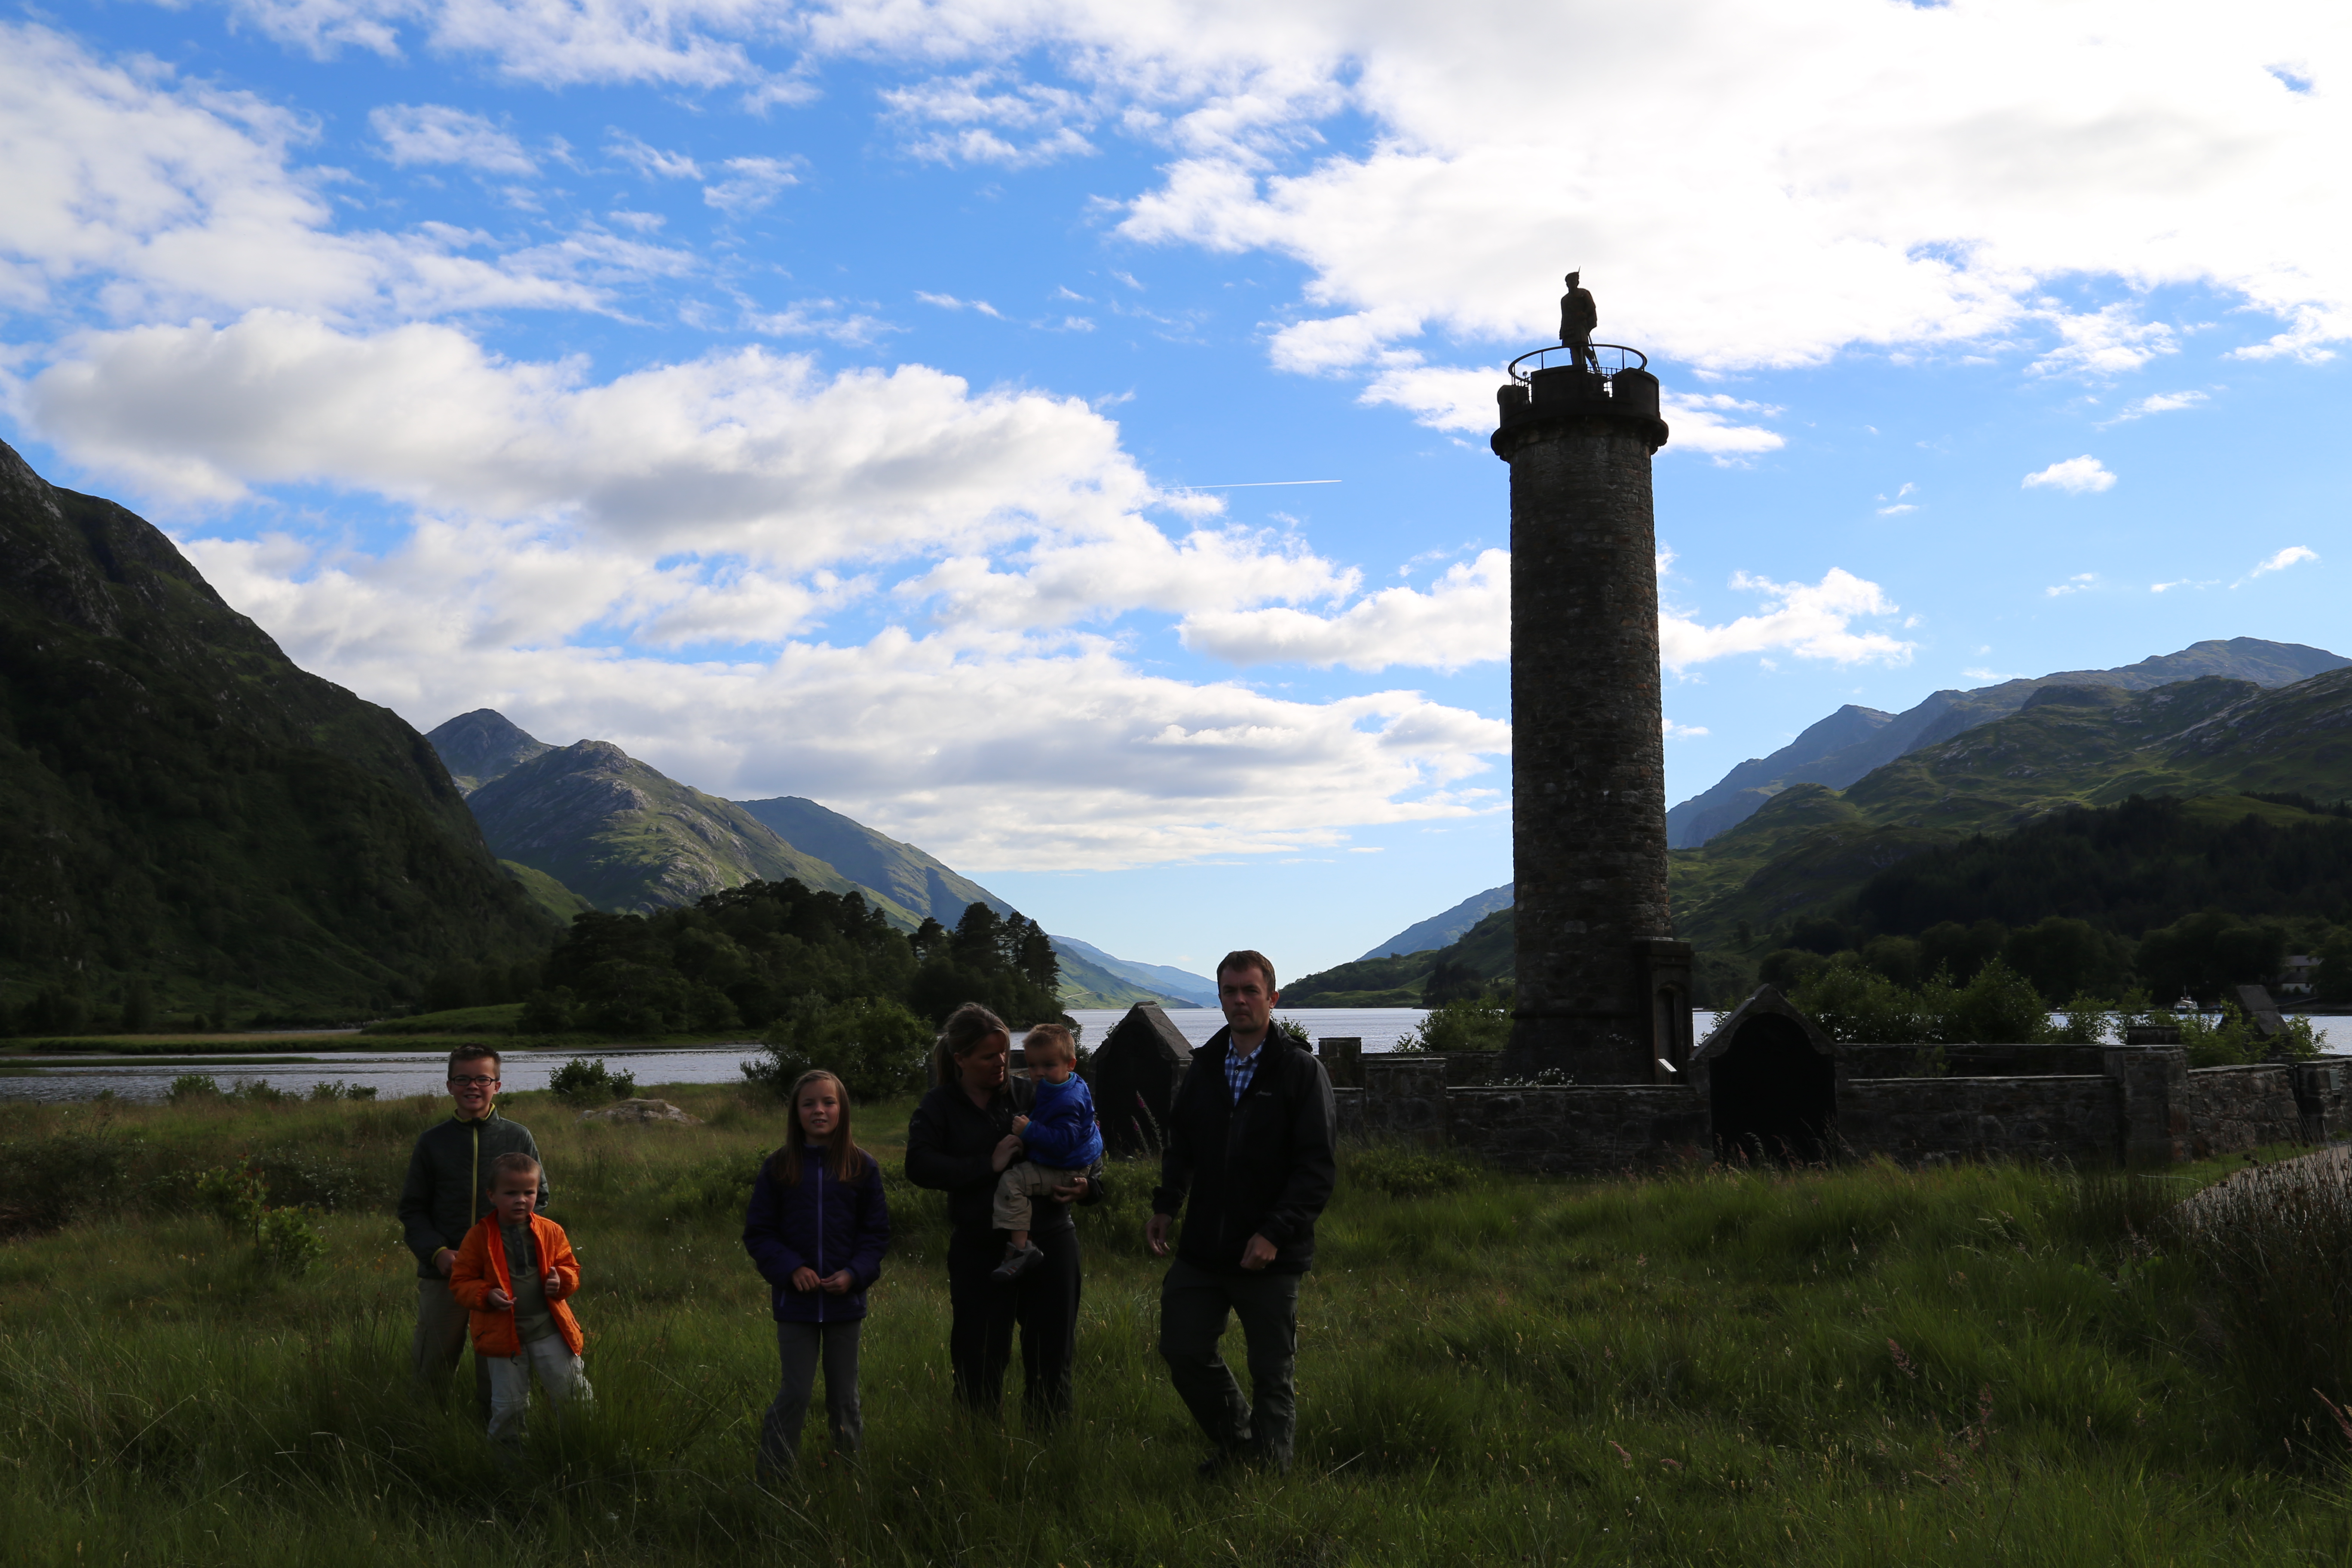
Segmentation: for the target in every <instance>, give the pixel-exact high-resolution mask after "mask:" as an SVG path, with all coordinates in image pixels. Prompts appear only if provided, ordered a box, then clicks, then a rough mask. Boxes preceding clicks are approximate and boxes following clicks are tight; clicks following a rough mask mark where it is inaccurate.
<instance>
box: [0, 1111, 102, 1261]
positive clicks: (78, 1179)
mask: <svg viewBox="0 0 2352 1568" xmlns="http://www.w3.org/2000/svg"><path fill="white" fill-rule="evenodd" d="M123 1176H124V1169H123V1158H122V1151H121V1146H120V1145H119V1144H118V1143H117V1142H115V1141H114V1140H112V1139H108V1138H94V1137H91V1136H89V1134H87V1133H79V1132H65V1133H58V1134H56V1135H53V1136H50V1137H47V1138H13V1139H6V1140H0V1237H11V1236H21V1235H26V1234H33V1233H37V1232H42V1231H51V1230H56V1229H58V1227H59V1226H63V1225H65V1224H66V1223H67V1222H68V1221H69V1220H71V1219H72V1218H73V1217H74V1216H75V1215H77V1214H79V1213H80V1212H82V1211H83V1210H85V1209H87V1208H90V1207H92V1206H94V1205H98V1204H99V1203H100V1202H103V1201H108V1200H112V1199H115V1198H117V1197H119V1196H120V1194H121V1192H122V1184H123Z"/></svg>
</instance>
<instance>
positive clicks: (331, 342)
mask: <svg viewBox="0 0 2352 1568" xmlns="http://www.w3.org/2000/svg"><path fill="white" fill-rule="evenodd" d="M21 398H22V403H23V406H24V408H25V410H26V414H27V416H29V417H30V419H31V420H32V422H33V423H34V424H35V426H37V427H38V428H39V429H40V430H41V431H43V432H44V433H45V434H46V435H47V437H49V438H50V439H51V440H53V441H55V442H56V443H57V444H58V446H60V447H62V448H64V449H66V450H68V451H69V452H71V453H72V454H73V455H74V456H75V457H76V458H77V459H79V460H80V461H82V462H86V463H89V464H91V465H93V466H95V467H99V468H106V469H110V470H112V471H114V472H117V473H120V474H124V475H127V476H130V477H131V478H133V479H136V480H138V481H139V482H140V484H141V485H142V487H143V488H145V489H147V490H149V491H150V492H151V493H155V494H162V495H166V496H177V497H182V498H186V499H191V500H215V501H217V500H226V499H229V498H233V497H236V496H238V495H241V494H243V493H244V492H245V490H246V488H247V486H249V485H253V484H277V483H321V484H327V485H331V486H336V487H340V488H345V489H358V490H367V491H373V492H375V493H377V494H381V495H384V496H388V497H393V498H395V499H397V500H404V501H408V502H412V503H414V504H415V505H418V506H421V507H425V508H427V509H431V510H449V511H461V512H464V513H467V514H470V515H474V516H478V517H482V518H488V519H514V518H524V517H561V518H563V519H565V520H567V521H569V522H571V523H572V524H573V525H576V526H577V527H579V528H581V529H583V530H584V531H588V532H590V533H592V534H597V535H602V536H605V537H610V538H614V539H624V538H625V539H628V540H632V541H635V542H639V543H642V544H653V545H657V546H658V547H659V549H661V550H663V551H692V552H698V553H703V554H711V555H720V554H735V555H740V556H743V557H744V558H746V559H748V560H751V561H753V562H755V563H764V564H772V565H777V566H782V567H787V568H794V569H797V568H804V567H812V566H815V565H822V564H826V563H833V562H836V561H841V560H847V559H880V558H888V557H891V556H894V555H897V554H899V553H903V552H907V551H909V550H915V549H919V548H925V547H928V546H931V545H936V544H940V543H943V542H944V543H950V544H952V545H955V546H958V547H971V546H976V545H981V544H984V543H986V542H990V541H992V540H998V539H1006V538H1012V537H1016V536H1019V535H1021V534H1024V533H1028V532H1033V531H1041V530H1042V531H1051V532H1065V533H1078V534H1084V533H1087V532H1089V531H1099V530H1101V529H1103V528H1105V527H1108V526H1109V525H1110V524H1111V523H1112V522H1113V521H1115V520H1117V519H1118V518H1119V517H1120V516H1122V515H1124V514H1125V513H1126V512H1128V511H1129V510H1132V509H1133V508H1135V507H1137V506H1139V505H1142V504H1144V503H1145V502H1146V501H1147V500H1149V499H1150V494H1151V491H1150V486H1149V484H1148V483H1147V482H1146V481H1145V479H1144V478H1143V476H1142V474H1141V473H1140V471H1139V470H1138V469H1137V468H1136V467H1135V465H1134V464H1133V462H1132V461H1130V460H1129V458H1127V457H1126V456H1125V455H1124V454H1123V453H1122V452H1121V451H1120V450H1119V449H1118V426H1116V425H1114V424H1113V423H1111V422H1110V421H1109V420H1108V419H1105V418H1103V417H1102V416H1100V415H1098V414H1097V413H1095V412H1094V411H1093V410H1092V409H1089V408H1087V406H1086V405H1084V404H1083V403H1080V402H1078V401H1077V400H1076V399H1066V398H1054V397H1049V396H1045V395H1040V394H1036V393H1026V392H988V393H979V394H975V393H973V392H971V389H970V388H969V387H968V386H967V385H966V384H965V383H964V382H962V381H961V380H960V379H958V378H957V377H954V376H950V375H945V374H941V373H940V372H938V371H935V370H931V369H929V368H928V367H925V366H921V365H902V366H900V367H899V368H898V370H896V371H894V372H890V373H887V374H885V373H883V372H881V371H877V370H863V371H846V372H843V373H841V374H836V375H832V376H827V375H825V374H823V373H821V372H820V371H819V370H818V369H817V368H816V366H815V364H814V363H813V362H812V361H810V360H809V359H807V358H806V357H804V356H801V355H793V354H775V353H769V352H767V351H765V350H762V349H758V348H751V349H740V350H734V351H730V352H724V353H712V354H709V355H707V356H705V357H703V358H701V359H698V360H692V361H688V362H687V363H681V364H670V365H656V366H653V367H650V368H647V369H645V370H641V371H636V372H633V373H631V374H626V375H623V376H619V377H616V378H614V379H613V380H611V381H608V382H604V383H601V384H596V383H591V382H589V381H587V380H586V379H585V377H584V374H583V367H581V366H580V365H578V364H576V363H570V362H562V363H512V362H507V361H502V360H499V359H497V358H496V357H494V356H492V355H490V354H488V353H485V352H484V351H483V349H482V348H481V346H480V345H479V344H478V343H477V342H474V341H473V340H472V339H471V338H469V337H467V336H466V335H465V334H464V333H462V332H460V331H457V330H456V329H454V328H450V327H446V326H440V325H435V324H429V323H419V324H415V325H411V326H405V327H398V328H394V329H392V330H390V331H383V332H376V333H352V332H345V331H338V330H336V329H334V328H332V327H331V326H329V325H327V324H325V323H323V322H320V321H317V320H315V319H312V318H308V317H301V316H295V315H291V314H289V313H286V312H282V311H273V310H257V311H253V312H251V313H249V314H248V315H247V316H246V317H245V318H243V319H242V320H241V321H236V322H234V323H232V324H230V325H228V326H226V327H215V326H212V325H210V324H208V323H205V322H201V321H200V322H197V323H195V324H194V325H191V326H187V327H142V328H137V329H132V330H129V331H119V332H105V333H97V334H92V335H90V336H89V337H87V338H85V339H83V340H81V341H80V342H79V343H78V344H77V345H75V349H74V352H73V353H71V355H70V356H69V357H67V358H65V359H63V360H61V361H60V362H59V363H56V364H53V365H51V366H50V367H49V368H47V370H45V371H43V372H42V373H41V374H38V375H37V376H36V377H34V378H33V379H32V381H31V382H30V383H29V384H27V385H26V387H25V388H24V390H23V392H22V394H21Z"/></svg>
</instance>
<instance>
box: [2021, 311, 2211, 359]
mask: <svg viewBox="0 0 2352 1568" xmlns="http://www.w3.org/2000/svg"><path fill="white" fill-rule="evenodd" d="M2137 310H2138V306H2137V303H2134V302H2126V303H2123V304H2116V305H2108V306H2106V307H2105V308H2104V309H2101V310H2089V311H2068V310H2060V309H2057V308H2055V306H2054V305H2051V306H2050V307H2049V308H2046V309H2044V310H2040V311H2037V312H2036V314H2037V315H2038V316H2039V317H2040V319H2042V320H2043V321H2048V322H2049V323H2050V324H2051V325H2052V326H2053V328H2055V329H2056V330H2057V333H2058V342H2057V343H2056V344H2055V345H2054V346H2053V347H2052V348H2051V349H2049V350H2048V351H2047V352H2046V353H2043V354H2042V357H2041V358H2040V359H2038V360H2036V361H2035V362H2034V363H2033V369H2034V370H2035V371H2037V372H2039V373H2041V374H2045V375H2049V374H2065V373H2068V372H2078V373H2082V374H2089V375H2100V376H2107V375H2121V374H2126V373H2127V372H2130V371H2135V370H2137V369H2139V368H2140V367H2141V366H2142V365H2144V364H2146V363H2147V362H2148V361H2149V360H2151V359H2154V358H2156V357H2157V356H2158V355H2159V354H2168V353H2179V345H2178V344H2177V343H2176V342H2174V341H2173V331H2172V329H2171V327H2169V326H2168V325H2167V324H2166V323H2164V322H2162V321H2137V320H2135V319H2134V317H2135V315H2136V313H2137Z"/></svg>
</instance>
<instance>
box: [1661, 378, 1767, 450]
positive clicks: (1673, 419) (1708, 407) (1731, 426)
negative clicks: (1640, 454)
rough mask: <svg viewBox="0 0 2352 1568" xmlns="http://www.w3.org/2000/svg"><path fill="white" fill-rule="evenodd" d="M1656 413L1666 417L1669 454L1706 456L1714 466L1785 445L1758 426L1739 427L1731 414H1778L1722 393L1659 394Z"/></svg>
mask: <svg viewBox="0 0 2352 1568" xmlns="http://www.w3.org/2000/svg"><path fill="white" fill-rule="evenodd" d="M1658 406H1659V411H1660V412H1661V413H1663V414H1664V416H1666V428H1667V431H1668V436H1667V447H1666V449H1667V450H1668V451H1673V450H1675V448H1676V447H1680V448H1681V449H1683V450H1684V451H1686V452H1705V453H1706V454H1707V455H1708V456H1709V457H1711V458H1714V459H1715V460H1716V461H1717V462H1718V463H1723V462H1731V461H1736V460H1737V459H1738V458H1753V457H1757V456H1759V455H1761V454H1763V453H1765V452H1777V451H1779V450H1780V448H1781V447H1785V446H1787V445H1788V442H1787V441H1786V440H1785V439H1784V438H1783V437H1781V435H1780V432H1779V431H1777V430H1767V429H1765V428H1764V427H1763V426H1761V425H1741V424H1737V423H1735V422H1733V421H1732V420H1731V419H1729V418H1727V417H1726V416H1727V415H1731V414H1735V413H1737V414H1748V415H1753V416H1757V417H1759V418H1769V417H1770V416H1773V415H1775V414H1778V413H1780V409H1778V408H1775V407H1773V406H1772V405H1769V404H1766V403H1748V402H1745V401H1743V400H1741V399H1739V398H1737V397H1731V396H1728V395H1725V394H1723V393H1719V392H1717V393H1679V392H1662V393H1661V395H1660V397H1659V400H1658Z"/></svg>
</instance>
